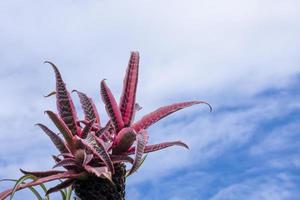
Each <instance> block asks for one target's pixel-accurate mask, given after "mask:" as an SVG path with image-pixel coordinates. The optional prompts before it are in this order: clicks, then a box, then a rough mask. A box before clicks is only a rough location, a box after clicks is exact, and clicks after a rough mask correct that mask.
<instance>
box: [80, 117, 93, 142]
mask: <svg viewBox="0 0 300 200" xmlns="http://www.w3.org/2000/svg"><path fill="white" fill-rule="evenodd" d="M94 122H95V119H93V120H91V121H90V122H88V123H87V124H86V125H85V127H84V128H83V130H82V132H81V135H80V137H81V138H86V136H87V135H88V133H89V132H90V131H91V129H92V127H93V125H94Z"/></svg>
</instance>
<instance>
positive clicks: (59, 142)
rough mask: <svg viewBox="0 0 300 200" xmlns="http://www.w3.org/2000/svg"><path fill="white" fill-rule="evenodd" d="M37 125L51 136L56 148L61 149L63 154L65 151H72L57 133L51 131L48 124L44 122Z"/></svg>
mask: <svg viewBox="0 0 300 200" xmlns="http://www.w3.org/2000/svg"><path fill="white" fill-rule="evenodd" d="M36 125H37V126H39V127H40V128H41V129H42V130H43V131H44V132H45V133H46V134H47V135H48V136H49V138H50V139H51V141H52V142H53V143H54V145H55V146H56V148H57V149H58V150H59V152H60V153H62V154H63V153H69V152H70V150H69V149H68V147H67V146H66V144H65V142H64V141H63V140H62V139H61V138H60V137H59V136H58V135H57V134H55V133H54V132H53V131H51V130H50V129H49V128H48V127H47V126H45V125H43V124H36Z"/></svg>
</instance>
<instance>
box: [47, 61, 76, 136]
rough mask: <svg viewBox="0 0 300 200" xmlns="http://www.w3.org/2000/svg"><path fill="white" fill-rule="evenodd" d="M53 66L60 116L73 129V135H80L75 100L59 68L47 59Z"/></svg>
mask: <svg viewBox="0 0 300 200" xmlns="http://www.w3.org/2000/svg"><path fill="white" fill-rule="evenodd" d="M45 63H48V64H50V65H51V66H52V68H53V70H54V73H55V78H56V106H57V110H58V113H59V116H60V117H61V118H62V119H63V121H64V122H65V124H66V125H67V126H68V128H69V129H70V130H71V132H72V134H73V135H80V129H79V127H78V126H76V121H77V114H76V110H75V107H74V103H73V100H72V98H71V95H70V93H69V92H68V90H67V88H66V85H65V83H64V81H63V80H62V77H61V74H60V72H59V70H58V68H57V67H56V66H55V65H54V64H53V63H52V62H49V61H46V62H45Z"/></svg>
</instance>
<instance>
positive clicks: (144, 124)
mask: <svg viewBox="0 0 300 200" xmlns="http://www.w3.org/2000/svg"><path fill="white" fill-rule="evenodd" d="M201 103H203V104H207V105H208V106H209V107H210V105H209V104H208V103H206V102H204V101H188V102H181V103H174V104H171V105H168V106H163V107H160V108H158V109H156V110H155V111H153V112H151V113H149V114H147V115H145V116H144V117H142V119H140V120H139V121H137V122H136V123H134V124H133V125H132V127H133V128H134V129H135V130H136V132H139V131H140V130H142V129H147V128H148V127H149V126H151V125H152V124H154V123H156V122H157V121H159V120H161V119H163V118H164V117H166V116H168V115H170V114H172V113H174V112H176V111H179V110H181V109H184V108H187V107H190V106H193V105H195V104H201ZM210 108H211V107H210Z"/></svg>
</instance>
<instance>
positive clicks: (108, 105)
mask: <svg viewBox="0 0 300 200" xmlns="http://www.w3.org/2000/svg"><path fill="white" fill-rule="evenodd" d="M101 97H102V100H103V102H104V104H105V109H106V112H107V114H108V115H109V117H110V119H111V121H112V124H113V126H114V127H115V129H116V132H119V131H120V130H121V129H122V128H123V127H124V122H123V119H122V115H121V112H120V109H119V106H118V104H117V102H116V99H115V97H114V96H113V94H112V92H111V90H110V89H109V87H108V86H107V85H106V83H105V79H103V80H102V81H101Z"/></svg>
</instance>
